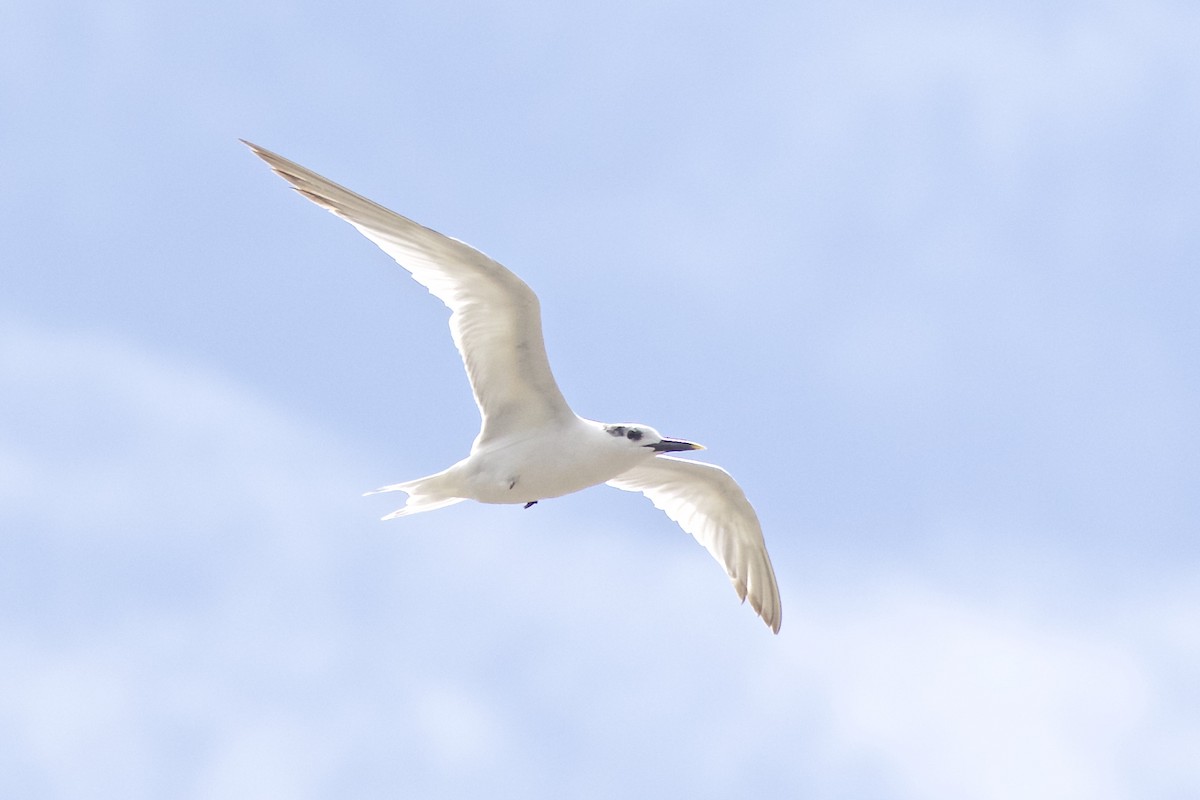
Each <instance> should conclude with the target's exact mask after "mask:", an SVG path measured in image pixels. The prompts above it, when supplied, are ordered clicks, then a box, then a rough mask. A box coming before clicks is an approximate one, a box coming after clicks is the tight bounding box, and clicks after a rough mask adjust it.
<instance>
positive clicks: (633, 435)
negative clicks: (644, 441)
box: [625, 428, 642, 442]
mask: <svg viewBox="0 0 1200 800" xmlns="http://www.w3.org/2000/svg"><path fill="white" fill-rule="evenodd" d="M625 436H626V438H628V439H629V441H631V442H636V441H637V440H638V439H641V438H642V432H641V431H639V430H638V429H637V428H630V429H629V432H628V433H626V434H625Z"/></svg>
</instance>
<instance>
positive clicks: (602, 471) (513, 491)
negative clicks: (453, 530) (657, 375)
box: [461, 429, 653, 503]
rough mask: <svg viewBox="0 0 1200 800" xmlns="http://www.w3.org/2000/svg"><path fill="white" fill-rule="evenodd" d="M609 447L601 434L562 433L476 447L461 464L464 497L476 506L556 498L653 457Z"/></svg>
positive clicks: (569, 431) (610, 440) (649, 453)
mask: <svg viewBox="0 0 1200 800" xmlns="http://www.w3.org/2000/svg"><path fill="white" fill-rule="evenodd" d="M601 437H603V438H601ZM614 444H616V443H614V442H613V441H612V437H609V436H608V435H607V434H600V436H595V435H593V432H592V431H591V430H580V429H568V430H567V431H557V432H554V434H553V435H549V434H548V435H544V436H539V437H534V438H526V439H521V440H517V441H511V442H503V443H496V444H494V445H492V446H489V447H485V448H482V449H481V450H479V451H477V452H475V453H472V454H471V456H470V457H468V458H467V459H466V460H465V461H463V462H461V466H462V468H463V470H464V479H465V483H466V487H467V491H468V492H469V494H468V497H470V498H471V499H472V500H477V501H479V502H481V503H528V502H531V501H534V500H544V499H546V498H550V497H561V496H563V495H564V494H570V493H571V492H578V491H579V490H580V489H586V488H588V487H589V486H596V485H597V484H601V483H604V482H605V481H607V480H611V479H612V478H615V477H616V476H617V475H620V474H621V473H622V472H625V471H626V470H628V469H630V468H631V467H633V466H635V465H636V464H638V463H639V462H641V461H643V460H644V459H646V458H653V454H652V453H651V452H650V451H648V450H639V449H636V448H632V447H623V446H622V447H615V446H614Z"/></svg>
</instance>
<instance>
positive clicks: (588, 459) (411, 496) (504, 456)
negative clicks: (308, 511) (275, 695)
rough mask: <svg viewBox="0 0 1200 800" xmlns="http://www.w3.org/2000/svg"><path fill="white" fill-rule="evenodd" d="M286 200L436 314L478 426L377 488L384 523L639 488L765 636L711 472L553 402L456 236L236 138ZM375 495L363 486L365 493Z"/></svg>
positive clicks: (497, 277)
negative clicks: (470, 435)
mask: <svg viewBox="0 0 1200 800" xmlns="http://www.w3.org/2000/svg"><path fill="white" fill-rule="evenodd" d="M242 142H243V144H245V145H246V146H247V147H249V148H250V149H251V150H252V151H254V153H255V155H257V156H258V157H259V158H261V159H262V160H263V161H266V162H267V164H269V165H270V167H271V169H273V170H274V171H275V172H276V174H278V175H279V176H280V177H282V178H283V179H284V180H286V181H287V182H288V183H290V184H292V186H293V188H295V189H296V191H298V192H299V193H300V194H302V195H304V196H305V197H307V198H308V199H309V200H311V201H313V202H314V203H316V204H317V205H319V206H321V207H322V208H325V209H327V210H328V211H331V212H333V213H334V214H336V215H337V216H339V217H341V218H342V219H344V220H346V221H347V222H349V223H350V224H351V225H353V226H354V227H355V228H357V229H358V230H359V232H360V233H362V234H363V235H364V236H366V237H367V238H368V239H370V240H371V241H372V242H374V243H375V244H376V245H378V246H379V247H380V248H381V249H382V250H383V251H384V252H385V253H387V254H388V255H389V256H391V257H392V258H394V259H395V260H396V262H397V263H399V264H400V266H402V267H404V268H405V269H406V270H408V271H409V272H410V273H412V276H413V278H415V279H416V281H417V282H418V283H420V284H421V285H422V286H424V287H425V288H427V289H428V290H429V291H430V293H432V294H433V295H434V296H435V297H437V298H438V299H439V300H441V301H442V302H443V303H445V304H446V306H447V307H448V308H449V309H450V312H451V313H450V334H451V336H452V337H453V338H454V345H455V346H456V347H457V348H458V351H459V353H460V354H461V355H462V359H463V363H464V364H465V366H466V368H467V377H468V379H469V380H470V383H471V391H472V392H473V393H474V395H475V403H476V404H477V405H478V406H479V412H480V415H481V416H482V417H483V424H482V426H481V428H480V431H479V435H478V436H476V437H475V442H474V444H472V445H471V454H470V455H468V456H467V457H466V458H464V459H463V460H462V461H459V462H458V463H457V464H455V465H454V466H452V467H450V468H449V469H446V470H443V471H441V472H439V473H437V474H436V475H430V476H428V477H425V478H418V479H416V480H412V481H405V482H404V483H397V484H393V485H391V486H384V487H382V488H380V489H377V490H375V492H391V491H401V492H405V493H406V494H407V495H408V500H407V502H406V503H405V505H404V507H403V508H401V509H400V510H398V511H395V512H393V513H391V514H388V515H387V516H386V517H384V519H392V518H393V517H402V516H405V515H406V514H415V513H418V512H421V511H432V510H433V509H435V508H442V507H443V506H448V505H452V504H454V503H459V502H462V501H463V500H477V501H479V502H481V503H520V504H524V505H525V507H526V508H528V507H529V506H531V505H533V504H534V503H536V502H538V501H539V500H545V499H547V498H551V497H561V496H562V495H565V494H570V493H571V492H577V491H579V490H580V489H586V488H587V487H589V486H595V485H597V484H601V483H607V484H608V485H609V486H615V487H616V488H618V489H624V490H625V491H627V492H641V493H642V494H644V495H645V496H646V497H648V498H649V499H650V501H651V502H652V503H654V505H655V506H656V507H658V508H660V509H662V510H663V511H665V512H666V514H667V516H668V517H670V518H671V519H672V520H674V521H675V522H677V523H679V525H680V527H682V528H683V529H684V530H685V531H687V532H688V533H690V534H691V535H692V536H694V537H695V538H696V540H697V541H699V542H700V544H702V545H704V547H705V548H706V549H707V550H708V552H709V553H711V554H712V556H713V558H715V559H716V560H717V562H718V563H720V565H721V566H722V567H724V569H725V572H726V573H727V574H728V575H729V579H730V581H732V583H733V588H734V590H735V591H737V593H738V597H740V598H741V599H742V600H743V601H744V600H747V599H748V600H749V601H750V606H751V607H752V608H753V609H754V611H755V612H756V613H757V614H758V615H759V616H760V617H762V619H763V621H764V622H766V623H767V625H768V626H770V628H771V630H772V631H774V632H775V633H779V625H780V622H781V618H782V610H781V607H780V603H779V589H778V587H777V585H776V583H775V572H774V570H773V569H772V568H771V559H770V557H769V556H768V555H767V547H766V544H765V543H764V542H763V536H762V526H761V525H760V524H759V521H758V516H757V515H756V514H755V513H754V509H753V508H752V507H751V505H750V503H749V501H748V500H746V495H745V494H744V493H743V492H742V489H741V487H739V486H738V485H737V483H736V482H735V481H734V480H733V478H732V477H730V475H729V473H727V472H726V471H725V470H723V469H721V468H720V467H718V466H714V465H712V464H704V463H700V462H697V461H688V460H685V459H681V458H674V457H672V456H666V455H662V454H663V453H670V452H676V451H685V450H702V449H704V448H703V447H702V446H701V445H698V444H695V443H693V442H688V441H683V440H680V439H667V438H664V437H663V436H662V435H661V434H660V433H659V432H658V431H656V430H655V429H654V428H651V427H650V426H648V425H640V424H629V423H625V424H620V425H613V424H604V423H600V422H595V421H593V420H589V419H584V418H582V417H580V416H578V415H576V414H575V413H574V412H573V411H571V408H570V406H568V405H567V401H566V400H565V399H563V396H562V392H560V391H559V388H558V384H557V383H555V381H554V375H553V374H552V373H551V372H550V362H549V360H548V359H547V358H546V346H545V342H544V341H543V339H542V320H541V311H540V308H539V305H538V299H537V296H536V295H535V294H534V293H533V291H532V290H531V289H530V288H529V287H528V286H527V285H525V283H524V282H523V281H522V280H521V279H520V278H518V277H517V276H516V275H514V274H513V273H512V272H510V271H509V270H507V269H505V268H504V267H503V266H501V265H500V264H499V263H497V262H495V261H493V260H492V259H490V258H488V257H487V256H486V255H484V254H483V253H481V252H479V251H478V250H476V249H474V248H473V247H471V246H470V245H468V244H465V243H464V242H460V241H458V240H457V239H451V238H450V237H448V236H443V235H442V234H440V233H438V232H436V231H433V230H430V229H429V228H426V227H424V226H422V225H418V224H417V223H415V222H413V221H412V220H409V219H406V218H405V217H402V216H400V215H399V214H396V213H394V212H392V211H389V210H388V209H386V208H384V207H383V206H381V205H379V204H377V203H374V202H372V201H371V200H368V199H367V198H365V197H362V196H361V195H358V194H355V193H354V192H351V191H350V190H348V189H345V188H343V187H341V186H339V185H337V184H336V183H334V182H332V181H330V180H327V179H326V178H323V177H321V176H320V175H318V174H316V173H315V172H312V171H311V170H308V169H305V168H304V167H302V166H300V165H299V164H296V163H295V162H293V161H289V160H287V159H286V158H283V157H281V156H279V155H276V154H275V153H272V152H271V151H269V150H264V149H263V148H261V147H259V146H257V145H254V144H251V143H250V142H247V141H245V140H244V139H243V140H242ZM375 492H368V494H374V493H375Z"/></svg>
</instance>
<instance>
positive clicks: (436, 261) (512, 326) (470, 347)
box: [242, 139, 574, 442]
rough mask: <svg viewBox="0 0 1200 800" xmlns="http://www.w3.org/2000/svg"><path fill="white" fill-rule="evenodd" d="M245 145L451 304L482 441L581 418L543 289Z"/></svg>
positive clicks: (452, 332)
mask: <svg viewBox="0 0 1200 800" xmlns="http://www.w3.org/2000/svg"><path fill="white" fill-rule="evenodd" d="M242 143H243V144H245V145H246V146H247V147H249V148H250V149H251V150H253V151H254V154H255V155H257V156H258V157H259V158H261V159H262V160H263V161H266V162H267V164H269V165H270V166H271V169H273V170H274V171H275V172H276V173H277V174H278V175H279V176H280V177H282V178H283V179H284V180H286V181H287V182H288V183H290V184H292V186H293V187H294V188H295V189H296V191H298V192H299V193H300V194H302V195H304V196H305V197H307V198H308V199H309V200H312V201H313V202H314V203H316V204H317V205H319V206H321V207H322V208H324V209H327V210H329V211H332V212H333V213H334V214H337V215H338V216H339V217H341V218H342V219H344V220H346V221H347V222H349V223H350V224H351V225H353V226H354V227H355V228H357V229H358V230H359V232H360V233H362V235H364V236H366V237H367V238H368V239H370V240H371V241H372V242H374V243H375V244H376V245H378V246H379V247H380V249H382V250H383V251H384V252H385V253H387V254H388V255H389V256H391V257H392V258H394V259H395V260H396V263H398V264H399V265H400V266H402V267H404V268H405V269H406V270H408V271H409V272H410V273H412V276H413V278H415V279H416V281H417V283H419V284H421V285H422V286H424V287H425V288H427V289H428V290H429V291H430V293H431V294H433V295H434V296H435V297H437V298H438V299H439V300H441V301H442V302H443V303H445V304H446V306H447V307H448V308H449V309H450V335H451V336H452V337H453V338H454V346H455V347H457V348H458V352H459V353H460V354H461V355H462V359H463V364H464V365H465V366H466V368H467V378H468V379H469V380H470V382H471V391H472V392H473V393H474V395H475V403H476V405H478V406H479V413H480V415H481V416H482V417H483V425H482V428H481V429H480V432H479V441H480V442H482V441H485V440H488V439H493V438H497V437H502V436H504V435H505V434H507V433H509V432H511V431H514V430H521V429H523V428H526V427H538V426H541V425H545V424H547V423H549V422H552V421H554V420H556V419H569V418H571V417H572V416H574V415H573V413H572V411H571V409H570V407H569V406H568V405H567V401H566V400H565V399H563V396H562V392H561V391H559V388H558V384H557V383H555V381H554V375H553V374H552V373H551V372H550V362H549V360H548V359H547V358H546V345H545V342H544V341H543V339H542V315H541V308H540V306H539V305H538V299H537V295H535V294H534V293H533V290H531V289H530V288H529V287H528V286H527V285H525V282H524V281H522V280H521V279H520V278H518V277H517V276H516V275H514V274H513V273H512V272H510V271H508V270H507V269H505V268H504V267H503V266H502V265H500V264H499V263H497V262H496V261H493V260H492V259H490V258H488V257H487V256H485V255H484V254H483V253H481V252H479V251H478V250H476V249H475V248H473V247H471V246H470V245H468V244H465V243H463V242H460V241H458V240H457V239H451V238H450V237H449V236H443V235H442V234H440V233H438V232H437V231H434V230H430V229H429V228H426V227H424V226H422V225H418V224H417V223H415V222H413V221H412V220H410V219H407V218H405V217H402V216H400V215H399V214H396V213H395V212H393V211H389V210H388V209H386V208H384V207H383V206H381V205H379V204H378V203H375V202H372V201H371V200H368V199H367V198H365V197H363V196H361V195H358V194H355V193H354V192H352V191H350V190H349V189H346V188H344V187H342V186H339V185H337V184H336V183H334V182H333V181H330V180H328V179H326V178H323V177H321V176H320V175H318V174H317V173H315V172H313V171H312V170H309V169H305V168H304V167H302V166H300V165H299V164H297V163H295V162H294V161H289V160H288V159H286V158H283V157H282V156H279V155H276V154H275V153H272V152H271V151H270V150H265V149H263V148H261V147H259V146H258V145H255V144H251V143H250V142H247V141H245V140H244V139H243V140H242Z"/></svg>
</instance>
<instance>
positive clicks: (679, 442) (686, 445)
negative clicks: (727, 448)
mask: <svg viewBox="0 0 1200 800" xmlns="http://www.w3.org/2000/svg"><path fill="white" fill-rule="evenodd" d="M646 447H649V448H650V449H651V450H653V451H654V452H656V453H676V452H679V451H681V450H703V449H704V445H702V444H696V443H695V442H685V441H684V440H683V439H663V440H662V441H661V442H655V443H654V444H648V445H646Z"/></svg>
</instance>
